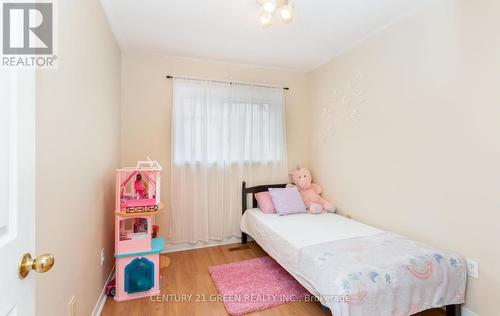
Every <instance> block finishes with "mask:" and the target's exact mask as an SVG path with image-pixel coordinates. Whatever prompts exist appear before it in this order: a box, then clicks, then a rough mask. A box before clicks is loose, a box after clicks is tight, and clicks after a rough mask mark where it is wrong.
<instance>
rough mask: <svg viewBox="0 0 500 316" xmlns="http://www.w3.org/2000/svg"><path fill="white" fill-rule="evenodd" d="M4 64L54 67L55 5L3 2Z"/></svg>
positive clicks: (6, 65)
mask: <svg viewBox="0 0 500 316" xmlns="http://www.w3.org/2000/svg"><path fill="white" fill-rule="evenodd" d="M1 16H2V23H1V25H2V54H3V55H2V62H1V65H2V66H3V67H24V68H31V67H36V68H40V67H42V68H43V67H45V68H46V67H49V68H51V67H54V66H55V61H56V60H57V56H56V55H55V54H54V34H55V32H54V4H53V3H52V2H40V1H37V2H30V3H27V2H23V3H21V2H4V3H2V15H1Z"/></svg>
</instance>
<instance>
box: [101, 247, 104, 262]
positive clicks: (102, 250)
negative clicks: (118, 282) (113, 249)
mask: <svg viewBox="0 0 500 316" xmlns="http://www.w3.org/2000/svg"><path fill="white" fill-rule="evenodd" d="M103 264H104V248H102V249H101V266H102V265H103Z"/></svg>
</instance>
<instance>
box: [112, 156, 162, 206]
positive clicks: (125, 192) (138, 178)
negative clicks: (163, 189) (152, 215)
mask: <svg viewBox="0 0 500 316" xmlns="http://www.w3.org/2000/svg"><path fill="white" fill-rule="evenodd" d="M160 173H161V166H160V164H159V163H158V162H157V161H151V160H147V161H138V162H137V165H136V166H135V167H127V168H122V169H118V170H117V171H116V183H117V186H116V196H117V199H116V211H117V212H125V213H141V212H154V211H157V210H158V208H159V206H160Z"/></svg>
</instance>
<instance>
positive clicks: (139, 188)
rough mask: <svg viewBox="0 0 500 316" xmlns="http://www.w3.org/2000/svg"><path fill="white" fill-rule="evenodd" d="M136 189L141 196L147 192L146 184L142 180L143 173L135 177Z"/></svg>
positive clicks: (136, 192)
mask: <svg viewBox="0 0 500 316" xmlns="http://www.w3.org/2000/svg"><path fill="white" fill-rule="evenodd" d="M134 190H135V194H136V195H137V196H138V197H139V198H142V197H143V196H144V195H145V193H146V185H145V184H144V181H143V180H142V175H141V174H140V173H138V174H137V176H136V177H135V182H134Z"/></svg>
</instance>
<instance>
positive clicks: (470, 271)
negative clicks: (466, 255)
mask: <svg viewBox="0 0 500 316" xmlns="http://www.w3.org/2000/svg"><path fill="white" fill-rule="evenodd" d="M467 275H468V276H470V277H471V278H474V279H479V263H477V261H474V260H471V259H467Z"/></svg>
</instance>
